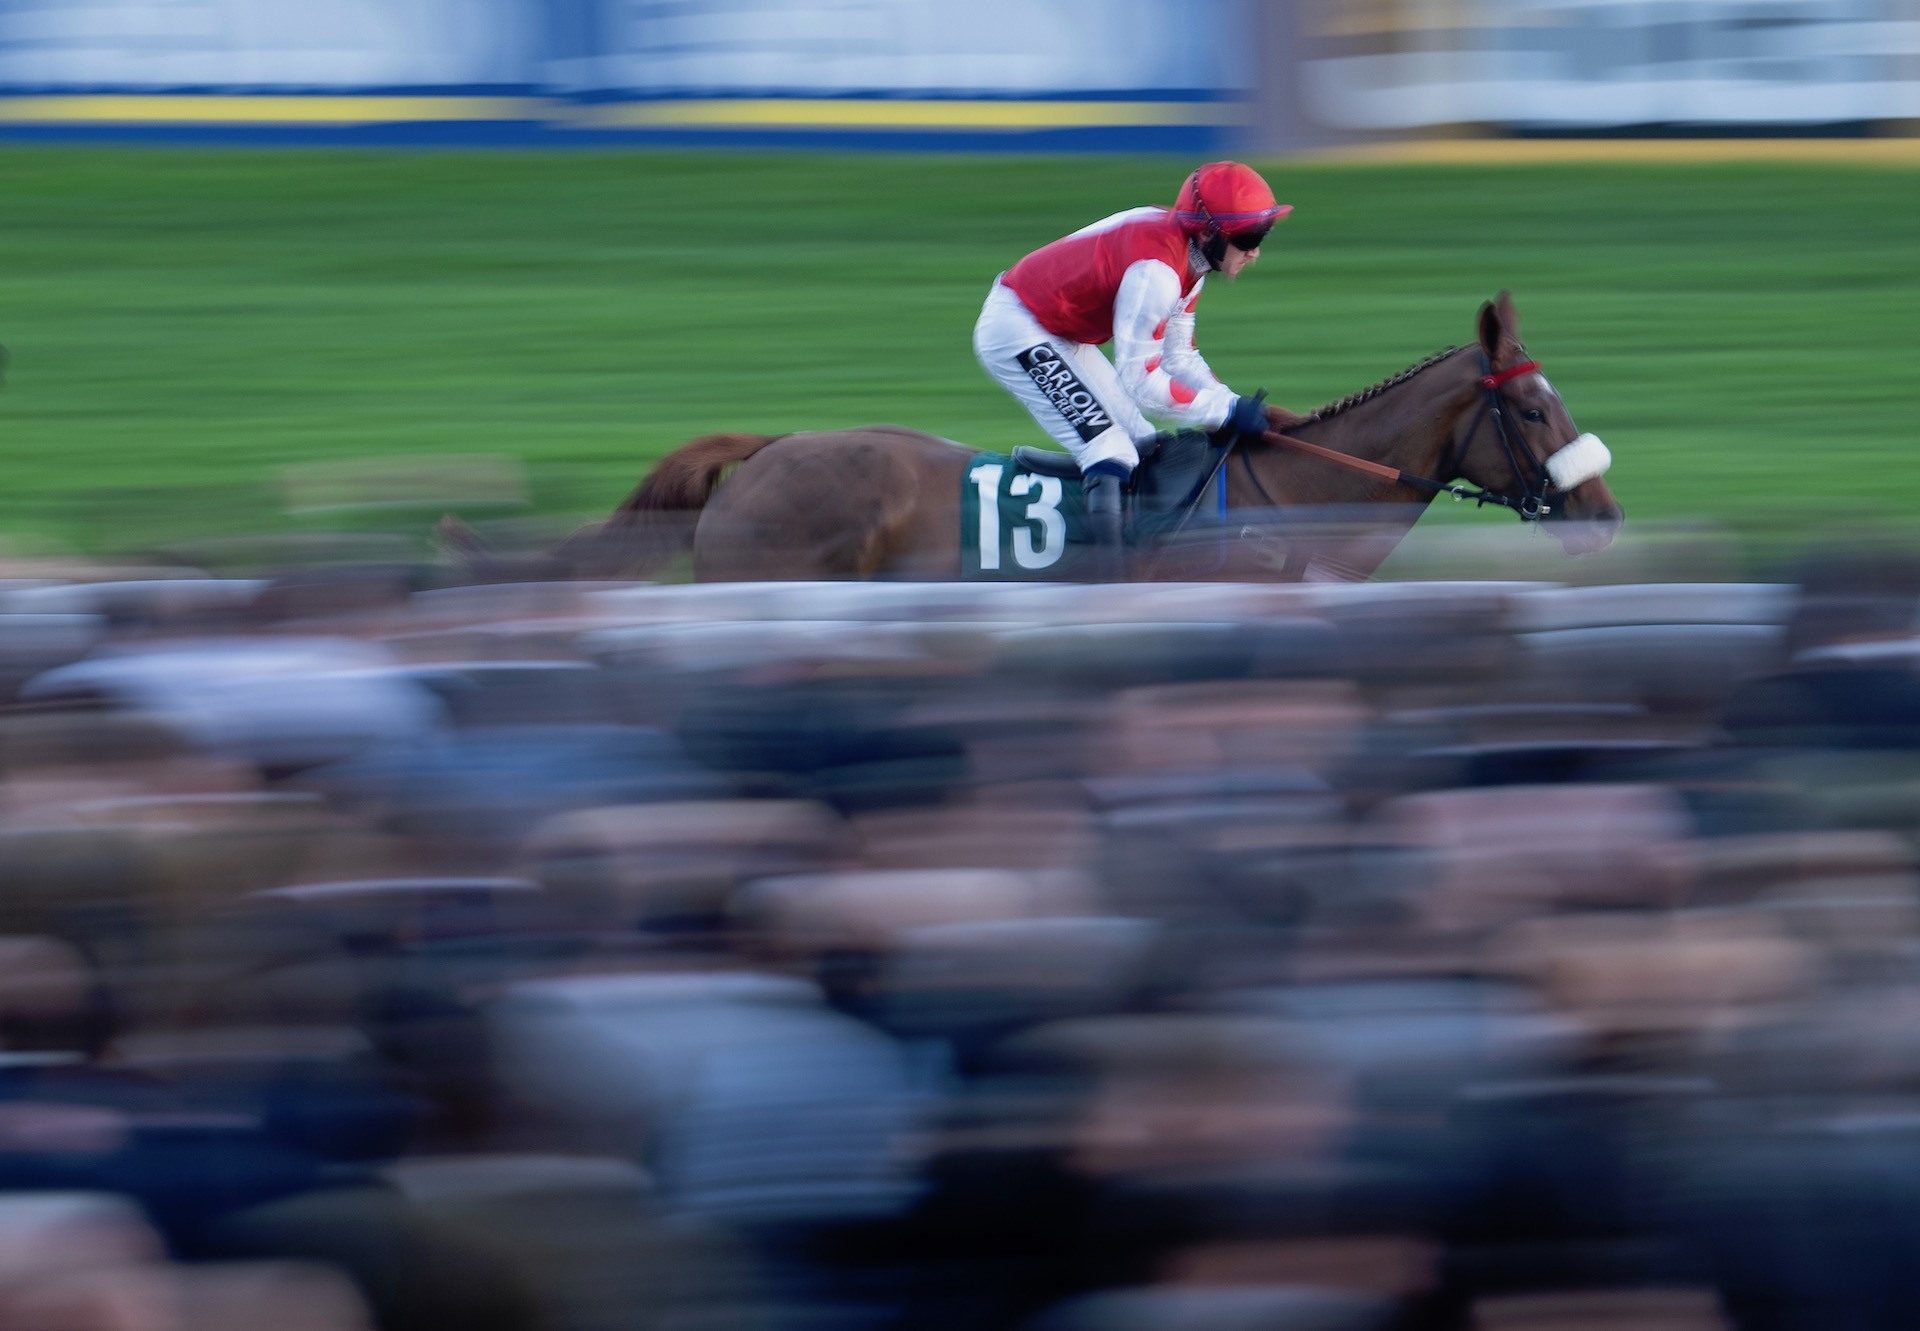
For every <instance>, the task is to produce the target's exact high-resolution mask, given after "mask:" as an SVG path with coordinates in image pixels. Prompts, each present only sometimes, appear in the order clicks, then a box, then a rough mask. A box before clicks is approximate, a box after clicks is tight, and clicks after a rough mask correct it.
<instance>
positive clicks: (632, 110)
mask: <svg viewBox="0 0 1920 1331" xmlns="http://www.w3.org/2000/svg"><path fill="white" fill-rule="evenodd" d="M1239 119H1240V114H1239V108H1238V107H1237V106H1235V105H1234V104H1232V103H1223V102H1045V101H1022V102H1003V101H978V102H961V101H939V100H921V101H910V100H896V99H893V98H864V97H826V98H785V97H761V98H713V99H688V100H685V101H664V102H617V103H612V104H608V105H604V106H591V107H583V108H581V110H580V112H579V114H578V117H577V118H576V119H575V120H574V121H573V122H572V123H573V124H575V125H577V126H579V127H581V128H586V129H691V128H710V129H976V130H1022V129H1101V128H1109V127H1112V128H1119V127H1123V126H1127V125H1226V124H1236V123H1238V122H1239Z"/></svg>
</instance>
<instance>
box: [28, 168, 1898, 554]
mask: <svg viewBox="0 0 1920 1331" xmlns="http://www.w3.org/2000/svg"><path fill="white" fill-rule="evenodd" d="M1528 156H1529V158H1531V156H1532V154H1531V153H1529V154H1528ZM1263 165H1266V166H1267V167H1268V168H1269V171H1270V176H1271V178H1272V179H1273V180H1274V182H1275V185H1276V187H1277V189H1278V190H1279V193H1280V194H1281V197H1282V198H1284V199H1287V200H1289V201H1291V202H1293V203H1295V204H1296V205H1297V206H1298V211H1297V212H1296V213H1295V214H1294V216H1293V217H1292V218H1291V219H1290V220H1289V221H1288V222H1287V223H1286V224H1285V225H1284V226H1283V227H1282V228H1281V230H1280V231H1279V232H1278V233H1277V235H1276V240H1275V242H1273V243H1271V244H1270V245H1269V247H1268V250H1267V253H1266V254H1265V255H1264V256H1263V258H1262V261H1261V263H1260V265H1259V266H1258V267H1257V268H1256V269H1255V270H1254V271H1253V272H1252V273H1251V274H1249V275H1248V277H1247V278H1245V279H1243V280H1242V281H1241V282H1239V283H1238V284H1235V285H1232V286H1229V285H1226V284H1219V285H1218V286H1217V287H1216V289H1213V290H1210V291H1209V293H1208V296H1207V298H1206V301H1205V306H1204V310H1203V318H1202V320H1201V341H1202V345H1203V346H1204V347H1205V349H1206V351H1207V354H1208V357H1209V359H1210V360H1211V362H1212V364H1213V366H1214V368H1215V369H1216V370H1217V371H1219V373H1220V374H1221V376H1222V377H1223V378H1224V379H1226V380H1227V382H1229V383H1230V384H1234V385H1236V386H1241V387H1246V388H1251V387H1254V386H1265V387H1267V388H1268V389H1269V390H1270V391H1271V392H1272V394H1273V396H1274V398H1275V399H1276V400H1278V401H1281V402H1285V403H1287V404H1288V405H1290V406H1294V407H1297V408H1305V407H1309V406H1312V405H1316V404H1318V403H1320V402H1322V401H1325V400H1328V399H1331V398H1334V397H1337V396H1339V395H1341V394H1343V393H1346V392H1348V391H1351V390H1353V389H1355V388H1358V387H1360V386H1362V385H1363V384H1366V383H1369V382H1371V381H1373V380H1375V379H1378V378H1380V377H1382V376H1383V375H1385V374H1387V373H1389V372H1391V371H1394V370H1397V369H1399V368H1401V367H1403V366H1405V365H1406V364H1408V363H1410V362H1412V361H1414V360H1416V359H1418V358H1419V357H1421V356H1423V355H1425V354H1426V353H1428V352H1430V351H1432V350H1434V349H1436V348H1437V347H1439V346H1442V345H1445V344H1447V343H1451V342H1459V341H1464V340H1466V339H1467V338H1469V337H1470V336H1471V335H1472V327H1473V315H1474V311H1475V308H1476V307H1477V305H1478V302H1479V301H1480V300H1482V299H1484V298H1486V297H1487V296H1490V295H1491V294H1493V292H1494V291H1496V290H1497V289H1498V288H1500V287H1502V286H1506V287H1510V288H1511V289H1512V290H1513V292H1514V296H1515V299H1516V301H1517V302H1518V304H1519V307H1520V310H1521V312H1522V314H1523V316H1524V319H1525V324H1526V333H1527V337H1528V342H1529V346H1530V349H1531V350H1532V351H1533V352H1534V354H1535V355H1537V356H1538V357H1539V358H1540V359H1541V360H1542V361H1543V363H1544V364H1545V365H1546V367H1547V369H1548V371H1549V373H1550V374H1551V375H1552V376H1553V378H1554V381H1555V383H1556V384H1557V385H1558V386H1559V388H1560V389H1561V391H1562V393H1563V394H1564V396H1565V397H1566V399H1567V401H1568V402H1569V404H1570V405H1571V406H1572V408H1573V411H1574V414H1575V417H1576V419H1578V420H1579V421H1580V423H1581V424H1582V426H1583V427H1585V428H1588V429H1592V430H1595V431H1597V432H1598V433H1600V434H1601V435H1603V436H1604V437H1605V438H1606V439H1607V441H1608V442H1609V443H1610V444H1611V445H1612V446H1613V449H1614V453H1615V458H1616V462H1615V473H1614V479H1615V481H1616V488H1617V490H1618V492H1619V493H1620V495H1621V498H1622V500H1623V502H1624V503H1626V505H1627V506H1628V509H1629V511H1630V513H1632V514H1633V515H1634V516H1635V517H1636V518H1640V517H1649V516H1651V517H1664V518H1682V517H1703V518H1707V519H1711V520H1714V521H1718V522H1723V523H1727V524H1730V525H1733V526H1736V527H1739V528H1741V529H1744V530H1748V531H1755V532H1766V533H1780V532H1785V533H1788V534H1793V533H1798V532H1804V531H1808V530H1811V529H1813V528H1815V527H1817V526H1819V525H1821V524H1823V523H1824V522H1825V521H1827V518H1826V516H1825V515H1826V514H1827V513H1829V512H1831V511H1832V510H1833V509H1836V508H1838V509H1842V510H1844V511H1846V512H1848V513H1849V514H1859V513H1862V512H1865V513H1867V514H1869V515H1871V516H1876V517H1881V518H1891V519H1894V520H1904V521H1911V520H1912V519H1913V518H1914V517H1916V516H1920V471H1916V469H1915V468H1913V467H1912V466H1910V465H1908V464H1909V462H1910V460H1911V459H1912V457H1913V455H1914V453H1915V451H1916V450H1915V444H1916V433H1917V429H1916V420H1920V387H1917V386H1916V384H1917V383H1920V376H1916V375H1915V373H1914V369H1913V364H1912V362H1913V360H1914V358H1915V356H1916V354H1920V221H1916V217H1915V212H1914V209H1913V201H1914V199H1915V198H1916V197H1920V166H1915V165H1913V164H1911V163H1908V162H1903V161H1901V160H1899V159H1897V158H1879V159H1875V160H1871V161H1864V162H1858V163H1849V162H1845V161H1841V162H1836V163H1833V164H1826V163H1818V162H1807V161H1801V160H1794V161H1785V162H1781V161H1772V160H1758V161H1756V160H1741V161H1732V162H1703V161H1694V160H1680V161H1662V162H1639V161H1612V160H1576V161H1571V162H1552V161H1536V160H1526V161H1524V162H1521V163H1519V164H1513V165H1477V164H1472V163H1465V162H1460V161H1445V162H1435V163H1406V162H1396V163H1377V162H1370V161H1324V160H1305V161H1298V162H1289V163H1267V164H1263ZM1183 169H1184V164H1183V163H1180V162H1177V161H1173V160H1171V159H1168V158H1161V157H1156V158H1117V157H1086V158H1069V157H992V158H987V157H961V156H940V157H909V156H887V155H859V156H832V155H825V154H792V155H756V154H745V153H655V152H646V153H641V152H634V153H599V152H593V153H588V152H552V153H535V152H509V151H500V152H492V151H450V152H347V151H322V150H299V151H288V152H272V151H258V150H237V149H235V150H200V149H164V150H135V149H106V148H76V147H58V148H8V149H0V273H3V274H4V278H0V341H4V342H5V343H6V344H7V345H8V346H9V347H10V348H11V350H12V353H13V363H12V367H11V373H10V382H9V386H8V388H7V390H6V392H5V393H4V394H0V437H3V438H4V439H5V441H6V445H7V447H6V457H7V460H8V463H7V474H8V484H7V486H6V487H5V490H4V493H0V540H4V539H5V538H6V536H7V535H9V534H11V535H13V536H15V537H16V538H24V539H29V540H33V539H45V538H48V537H51V538H55V539H58V540H61V541H65V542H71V543H75V544H79V545H82V546H87V547H101V546H113V545H115V544H119V543H121V542H122V541H123V540H124V539H125V538H127V537H128V535H129V530H128V524H129V523H136V524H137V523H150V522H152V521H156V520H158V519H156V517H155V515H156V514H160V515H163V516H164V519H165V521H170V522H172V523H173V524H174V525H175V526H178V527H183V528H185V527H198V526H205V527H207V528H208V529H209V530H214V529H221V528H236V529H240V528H245V529H259V528H264V527H270V526H272V525H274V523H275V521H276V515H275V500H274V498H273V494H272V490H271V482H272V481H273V478H274V477H275V476H276V474H277V473H278V469H279V468H281V467H283V466H285V465H286V464H290V463H299V462H311V461H319V460H326V459H346V458H354V457H366V456H374V455H385V454H432V453H499V454H507V455H511V456H514V457H517V458H520V459H522V460H524V462H525V463H526V465H527V467H528V469H529V472H530V474H531V475H532V476H533V477H534V479H535V482H536V497H537V502H538V503H539V505H540V506H541V507H542V508H543V509H548V510H555V511H558V510H574V509H579V510H593V509H600V508H605V507H608V506H610V505H611V504H612V503H613V502H614V501H615V500H617V498H618V497H619V496H620V495H621V494H622V493H623V492H624V491H625V490H626V489H627V488H628V487H629V486H630V485H631V484H632V482H633V481H634V480H635V478H636V477H638V476H639V475H640V474H641V473H642V471H643V470H644V469H645V467H646V465H647V464H648V462H649V460H650V459H651V458H653V457H656V456H658V455H659V454H660V453H662V452H664V451H666V450H667V449H669V448H671V447H673V446H675V445H676V444H678V443H680V442H682V441H683V440H685V439H687V438H689V437H691V436H692V435H695V434H698V433H701V432H704V431H707V430H712V429H719V428H728V429H744V430H764V431H768V432H778V431H785V430H792V429H799V428H812V427H820V426H830V425H836V424H852V423H860V422H868V421H879V420H896V421H901V422H904V423H907V424H911V425H914V426H918V427H922V428H925V429H928V430H932V431H935V432H937V433H941V434H946V435H950V436H952V437H955V438H960V439H965V440H968V441H971V442H977V443H980V444H982V445H983V446H993V447H1004V446H1007V445H1010V444H1013V443H1016V442H1022V441H1025V440H1027V439H1029V438H1030V437H1031V436H1032V435H1033V434H1034V433H1035V432H1034V430H1033V427H1032V426H1031V423H1030V422H1027V421H1026V420H1025V418H1024V417H1023V416H1022V415H1021V414H1020V413H1019V411H1018V409H1017V408H1016V407H1015V406H1014V404H1013V403H1012V402H1011V400H1010V399H1008V398H1006V397H1005V396H1003V395H1002V394H1001V393H1000V392H999V390H998V389H996V388H994V387H993V386H992V385H991V384H990V383H989V382H988V381H987V379H986V378H985V376H984V375H983V374H981V372H980V370H979V369H978V367H977V366H976V365H975V364H974V362H973V357H972V353H971V350H970V347H969V334H970V330H971V327H972V322H973V317H974V314H975V313H976V311H977V309H978V305H979V300H980V297H981V295H982V294H983V293H984V290H985V288H986V285H987V283H988V282H989V281H990V280H991V279H992V277H993V274H994V273H995V272H996V271H998V270H999V269H1001V268H1003V267H1005V266H1006V265H1007V264H1008V263H1010V262H1011V261H1012V260H1013V259H1015V258H1017V257H1018V256H1019V255H1020V254H1021V253H1023V252H1024V251H1025V250H1027V249H1029V248H1031V247H1032V246H1034V245H1036V244H1038V243H1040V242H1042V241H1045V240H1047V239H1050V238H1052V237H1053V236H1055V235H1057V234H1059V233H1060V232H1062V231H1064V230H1067V229H1069V228H1071V227H1073V226H1077V225H1080V224H1082V223H1084V222H1086V221H1089V220H1091V219H1093V218H1094V217H1097V216H1099V215H1101V214H1102V213H1104V212H1106V211H1110V210H1113V209H1116V208H1119V207H1123V206H1127V205H1131V204H1135V203H1140V202H1152V201H1156V200H1160V199H1162V198H1165V197H1168V196H1170V195H1171V193H1172V191H1173V188H1174V186H1175V185H1177V183H1178V180H1179V178H1180V174H1181V172H1182V170H1183ZM147 492H159V493H160V494H161V495H163V496H166V497H167V498H166V502H164V503H162V504H158V505H149V504H147V503H146V502H145V501H144V499H142V498H141V496H142V495H145V494H146V493H147ZM142 515H144V516H142ZM1480 518H1481V520H1485V521H1496V520H1497V519H1494V518H1492V517H1491V516H1489V515H1484V514H1483V515H1480ZM162 525H164V522H163V524H162Z"/></svg>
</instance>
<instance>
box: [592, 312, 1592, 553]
mask: <svg viewBox="0 0 1920 1331" xmlns="http://www.w3.org/2000/svg"><path fill="white" fill-rule="evenodd" d="M1477 333H1478V336H1477V339H1476V341H1475V342H1474V343H1471V344H1467V345H1463V346H1457V347H1449V348H1447V349H1445V350H1443V351H1440V352H1438V353H1436V354H1434V355H1432V356H1429V357H1427V358H1426V359H1425V360H1423V361H1421V362H1419V363H1418V364H1416V365H1413V366H1411V367H1409V368H1408V369H1405V370H1402V371H1401V372H1400V373H1398V374H1395V375H1392V376H1390V377H1388V378H1386V379H1384V380H1382V381H1380V382H1379V383H1377V384H1374V385H1373V386H1372V387H1369V388H1366V389H1362V390H1361V391H1360V392H1357V393H1353V394H1351V395H1349V396H1347V397H1344V398H1341V399H1340V400H1338V401H1336V402H1333V403H1330V404H1329V405H1327V406H1324V407H1322V408H1320V409H1319V410H1318V411H1315V412H1314V413H1313V414H1311V415H1310V416H1307V417H1304V418H1300V417H1294V416H1292V415H1290V414H1288V413H1285V412H1282V411H1280V410H1279V409H1278V408H1271V407H1270V408H1269V409H1268V419H1269V424H1270V425H1272V426H1273V427H1275V428H1274V429H1273V430H1272V431H1271V432H1269V433H1268V434H1267V435H1266V436H1265V438H1264V439H1262V440H1259V441H1256V442H1252V443H1243V444H1241V445H1240V446H1239V447H1238V448H1236V449H1234V450H1233V451H1232V452H1230V453H1228V454H1227V455H1225V457H1224V458H1223V459H1222V463H1221V467H1222V470H1223V474H1224V481H1222V482H1220V484H1221V485H1223V486H1224V507H1225V509H1226V510H1227V513H1228V514H1229V515H1232V514H1234V513H1235V512H1236V511H1238V512H1239V513H1240V514H1248V513H1252V512H1254V511H1256V510H1273V509H1284V510H1287V511H1290V512H1297V511H1299V510H1319V509H1321V508H1322V506H1338V507H1339V508H1340V509H1341V510H1343V511H1345V512H1347V513H1352V512H1355V511H1359V512H1362V513H1366V514H1377V515H1378V517H1377V520H1375V521H1370V522H1368V523H1364V524H1362V529H1361V530H1359V531H1358V532H1356V533H1354V534H1352V535H1350V536H1348V537H1342V538H1338V539H1336V540H1334V541H1333V542H1331V543H1323V544H1322V545H1320V546H1319V547H1318V548H1317V552H1316V554H1315V556H1314V557H1313V559H1311V560H1306V559H1298V558H1296V559H1292V560H1290V561H1288V563H1287V564H1285V565H1284V566H1283V567H1282V568H1281V569H1280V570H1279V573H1280V576H1282V577H1284V578H1289V579H1298V578H1302V577H1320V576H1329V574H1327V573H1326V572H1325V570H1334V571H1335V572H1334V573H1333V574H1331V576H1338V577H1341V578H1351V579H1358V578H1364V577H1367V576H1370V575H1371V574H1372V573H1373V572H1374V571H1375V569H1377V567H1378V566H1379V564H1380V563H1381V562H1382V561H1384V559H1385V558H1386V556H1387V555H1388V554H1389V553H1391V551H1392V549H1393V547H1394V546H1395V545H1396V544H1398V542H1399V541H1400V539H1401V538H1402V537H1404V536H1405V535H1406V532H1407V531H1408V530H1410V529H1411V527H1412V525H1413V523H1414V521H1416V520H1417V519H1418V517H1419V515H1420V513H1421V512H1422V511H1423V510H1424V509H1425V507H1426V505H1427V504H1428V503H1429V502H1430V501H1431V500H1432V499H1433V498H1434V497H1435V496H1436V495H1438V494H1443V493H1450V494H1452V495H1454V496H1455V497H1456V498H1466V499H1473V500H1475V501H1476V502H1478V503H1482V504H1488V503H1491V504H1496V505H1499V506H1502V507H1506V508H1509V509H1511V510H1513V511H1515V512H1517V513H1518V514H1519V516H1520V517H1521V518H1523V519H1525V520H1527V521H1538V520H1541V519H1548V518H1550V519H1554V521H1552V522H1550V523H1547V524H1546V525H1547V526H1549V527H1551V529H1553V530H1554V531H1555V532H1556V533H1557V534H1558V535H1559V537H1560V542H1561V544H1562V546H1563V547H1564V549H1565V550H1566V552H1567V553H1568V554H1582V553H1588V552H1592V551H1597V550H1600V549H1604V548H1605V547H1606V546H1607V545H1608V544H1610V543H1611V542H1612V540H1613V537H1614V535H1615V533H1616V532H1617V531H1618V529H1619V527H1620V525H1621V523H1622V521H1623V520H1624V515H1623V514H1622V512H1621V509H1620V506H1619V504H1618V503H1616V502H1615V500H1614V497H1613V493H1612V491H1611V490H1609V489H1608V487H1607V485H1606V483H1605V481H1604V480H1603V479H1602V473H1604V471H1605V470H1606V467H1607V464H1608V460H1609V459H1608V457H1607V454H1606V449H1605V446H1604V445H1602V444H1601V443H1600V441H1599V440H1598V439H1597V438H1595V437H1594V436H1592V435H1584V434H1581V433H1580V432H1579V431H1578V430H1577V429H1576V428H1575V427H1574V424H1573V419H1572V417H1571V416H1570V415H1569V413H1568V411H1567V407H1566V404H1565V403H1564V402H1562V401H1561V399H1560V395H1559V393H1558V392H1557V391H1556V390H1555V389H1554V387H1553V385H1552V384H1551V383H1550V382H1549V381H1548V379H1547V378H1546V376H1545V374H1544V373H1542V372H1541V371H1540V368H1539V365H1538V363H1537V362H1535V361H1533V360H1531V359H1530V358H1529V357H1528V355H1527V352H1526V350H1525V348H1524V347H1523V346H1522V345H1521V342H1520V321H1519V315H1518V313H1517V312H1516V311H1515V309H1514V306H1513V301H1512V298H1511V297H1510V295H1509V294H1508V293H1507V292H1505V291H1502V292H1501V293H1500V294H1499V296H1498V297H1497V298H1496V299H1494V300H1491V301H1488V302H1486V303H1485V304H1483V305H1482V306H1481V308H1480V312H1479V321H1478V329H1477ZM1283 425H1284V426H1285V427H1286V431H1287V432H1284V433H1283V432H1282V431H1281V429H1280V427H1281V426H1283ZM976 456H978V453H977V451H976V450H973V449H969V448H967V447H966V446H964V445H962V444H958V443H954V442H952V441H950V440H946V439H941V438H938V437H936V436H934V435H930V434H924V433H921V432H919V431H916V430H910V429H907V428H905V427H902V426H897V425H872V426H865V427H861V428H857V429H846V430H822V431H810V432H805V433H796V434H787V435H748V434H712V435H706V436H703V437H701V438H698V439H695V440H693V441H691V442H689V443H687V444H685V445H683V446H682V447H681V448H679V449H677V450H676V451H675V452H673V453H670V454H668V455H667V456H666V457H665V458H663V459H662V460H661V461H660V462H659V464H658V465H657V466H656V467H655V468H654V470H653V471H652V473H651V474H649V475H648V476H647V477H646V479H645V480H644V481H643V482H642V483H641V485H640V486H639V488H638V489H636V490H635V491H634V492H633V493H632V494H631V495H629V496H628V498H627V499H626V500H625V501H624V502H623V503H621V505H620V506H619V507H618V508H617V509H616V510H615V511H614V513H613V515H612V516H611V517H610V518H609V519H607V520H606V521H605V522H604V523H601V524H599V525H597V526H594V527H590V528H587V529H585V530H583V531H581V532H579V533H576V534H575V535H574V536H572V537H570V538H568V540H567V541H565V542H564V543H563V544H562V545H561V547H560V548H559V550H558V551H557V552H556V554H557V556H558V558H559V560H560V561H561V563H562V564H563V565H564V566H566V567H568V568H571V569H575V570H580V571H583V572H592V573H597V574H600V575H602V576H647V575H648V574H650V573H652V572H654V571H657V570H658V569H659V568H660V567H661V566H662V565H664V564H666V563H668V562H669V561H670V560H672V559H674V558H676V557H678V556H679V555H681V554H684V553H685V551H686V550H687V548H688V547H689V546H691V549H692V553H693V574H694V577H695V578H696V579H697V580H700V581H764V580H779V579H871V578H955V577H958V576H960V574H961V569H962V557H961V540H962V535H961V523H960V521H959V508H958V497H959V496H960V494H961V486H962V484H963V477H964V476H965V474H966V472H967V469H968V467H969V464H970V461H971V460H972V459H973V458H975V457H976ZM1460 480H1464V481H1465V482H1467V484H1466V485H1461V484H1459V483H1458V482H1459V481H1460ZM1054 493H1055V494H1056V495H1057V494H1058V491H1057V490H1055V491H1054ZM1226 525H1227V527H1228V528H1231V527H1232V526H1233V523H1232V522H1231V521H1229V522H1228V524H1226ZM1246 530H1249V531H1251V530H1253V529H1252V528H1247V529H1246ZM1147 576H1152V574H1151V573H1150V572H1149V573H1148V574H1147Z"/></svg>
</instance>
